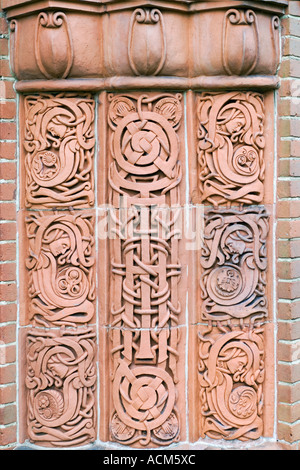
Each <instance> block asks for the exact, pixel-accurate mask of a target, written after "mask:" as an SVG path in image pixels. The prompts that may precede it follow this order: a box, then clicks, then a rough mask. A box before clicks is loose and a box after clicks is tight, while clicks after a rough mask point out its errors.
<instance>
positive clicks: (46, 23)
mask: <svg viewBox="0 0 300 470" xmlns="http://www.w3.org/2000/svg"><path fill="white" fill-rule="evenodd" d="M35 58H36V62H37V65H38V67H39V69H40V72H41V73H42V74H43V75H44V77H45V78H47V79H52V78H67V77H68V75H69V73H70V70H71V67H72V65H73V58H74V51H73V42H72V35H71V30H70V27H69V21H68V18H67V16H66V15H65V13H63V12H42V13H40V14H39V16H38V18H37V23H36V32H35Z"/></svg>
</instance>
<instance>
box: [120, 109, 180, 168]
mask: <svg viewBox="0 0 300 470" xmlns="http://www.w3.org/2000/svg"><path fill="white" fill-rule="evenodd" d="M175 144H177V139H176V134H175V131H174V129H173V128H172V126H171V125H170V124H169V123H168V121H167V120H166V119H165V118H164V117H163V116H161V115H159V114H154V113H151V112H144V113H143V120H141V119H140V116H139V115H138V114H137V113H130V114H129V115H128V116H126V117H125V118H124V119H123V120H122V122H121V123H120V124H119V126H118V128H117V130H116V132H115V137H114V154H115V156H116V160H117V162H118V164H119V165H120V167H121V168H122V169H123V170H125V171H126V172H128V173H131V174H134V175H144V174H145V172H146V173H147V174H148V175H151V174H153V173H156V172H157V171H158V170H159V169H161V170H163V171H165V172H168V168H169V167H170V166H173V165H172V162H174V160H175V159H176V158H177V154H178V148H177V145H175ZM170 161H171V162H170ZM166 162H168V163H166ZM169 176H171V175H169Z"/></svg>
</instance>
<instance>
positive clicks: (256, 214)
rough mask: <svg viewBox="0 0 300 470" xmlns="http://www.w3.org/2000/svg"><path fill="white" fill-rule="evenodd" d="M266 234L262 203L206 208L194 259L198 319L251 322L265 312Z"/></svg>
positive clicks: (260, 317) (264, 213)
mask: <svg viewBox="0 0 300 470" xmlns="http://www.w3.org/2000/svg"><path fill="white" fill-rule="evenodd" d="M267 235H268V215H267V212H266V210H265V209H264V208H261V207H251V208H246V209H244V210H238V209H231V210H229V209H228V210H226V209H223V210H209V211H208V212H207V214H206V217H205V229H204V237H203V249H202V256H201V260H200V264H201V267H202V270H203V272H202V276H201V280H200V286H201V297H202V302H201V313H202V319H204V320H217V321H225V320H232V319H238V320H244V319H246V318H248V320H249V318H250V319H251V322H254V321H256V320H258V319H262V318H264V317H266V316H267V312H268V310H267V300H266V295H265V291H266V269H267V252H266V241H267Z"/></svg>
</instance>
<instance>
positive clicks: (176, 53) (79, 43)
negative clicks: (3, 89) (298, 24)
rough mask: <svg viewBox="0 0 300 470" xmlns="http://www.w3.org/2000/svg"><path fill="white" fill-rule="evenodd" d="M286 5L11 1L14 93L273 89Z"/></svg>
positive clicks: (156, 0)
mask: <svg viewBox="0 0 300 470" xmlns="http://www.w3.org/2000/svg"><path fill="white" fill-rule="evenodd" d="M285 4H286V2H285V1H276V0H273V1H266V0H264V1H260V2H258V1H240V0H235V1H232V0H224V1H221V0H217V1H206V2H199V1H183V0H182V1H181V0H180V1H179V0H172V1H171V0H164V1H161V0H153V1H148V2H145V1H140V0H129V1H122V2H121V1H108V0H106V1H99V0H98V1H96V0H81V1H80V2H79V1H76V0H63V1H62V0H35V1H24V0H18V1H17V0H5V2H4V7H5V8H6V12H7V16H8V18H9V19H10V29H11V40H10V47H11V66H12V70H13V72H14V74H15V76H16V78H17V80H19V81H21V83H20V84H19V85H18V86H17V89H18V91H25V90H27V91H29V90H30V91H33V90H37V89H39V90H52V91H54V90H75V89H76V90H80V89H82V88H84V89H86V90H89V91H92V90H93V91H97V90H102V89H109V90H114V89H119V90H121V89H130V88H132V89H141V88H147V87H148V88H153V89H159V88H161V87H168V88H170V89H173V90H176V89H178V90H185V89H194V90H197V89H202V88H203V89H207V88H208V89H209V88H210V89H226V88H241V89H246V88H251V89H252V88H255V87H256V88H259V89H270V88H276V87H277V86H278V79H277V78H276V74H277V69H278V66H279V63H280V28H279V25H280V16H281V14H282V13H283V12H284V5H285ZM179 12H181V13H179Z"/></svg>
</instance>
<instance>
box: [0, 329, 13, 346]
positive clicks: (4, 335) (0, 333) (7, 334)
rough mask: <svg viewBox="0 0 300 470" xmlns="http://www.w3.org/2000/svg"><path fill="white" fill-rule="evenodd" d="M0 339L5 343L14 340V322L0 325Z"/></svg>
mask: <svg viewBox="0 0 300 470" xmlns="http://www.w3.org/2000/svg"><path fill="white" fill-rule="evenodd" d="M0 341H3V342H4V343H5V344H8V343H13V342H14V341H16V326H15V325H14V324H10V325H4V326H0Z"/></svg>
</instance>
